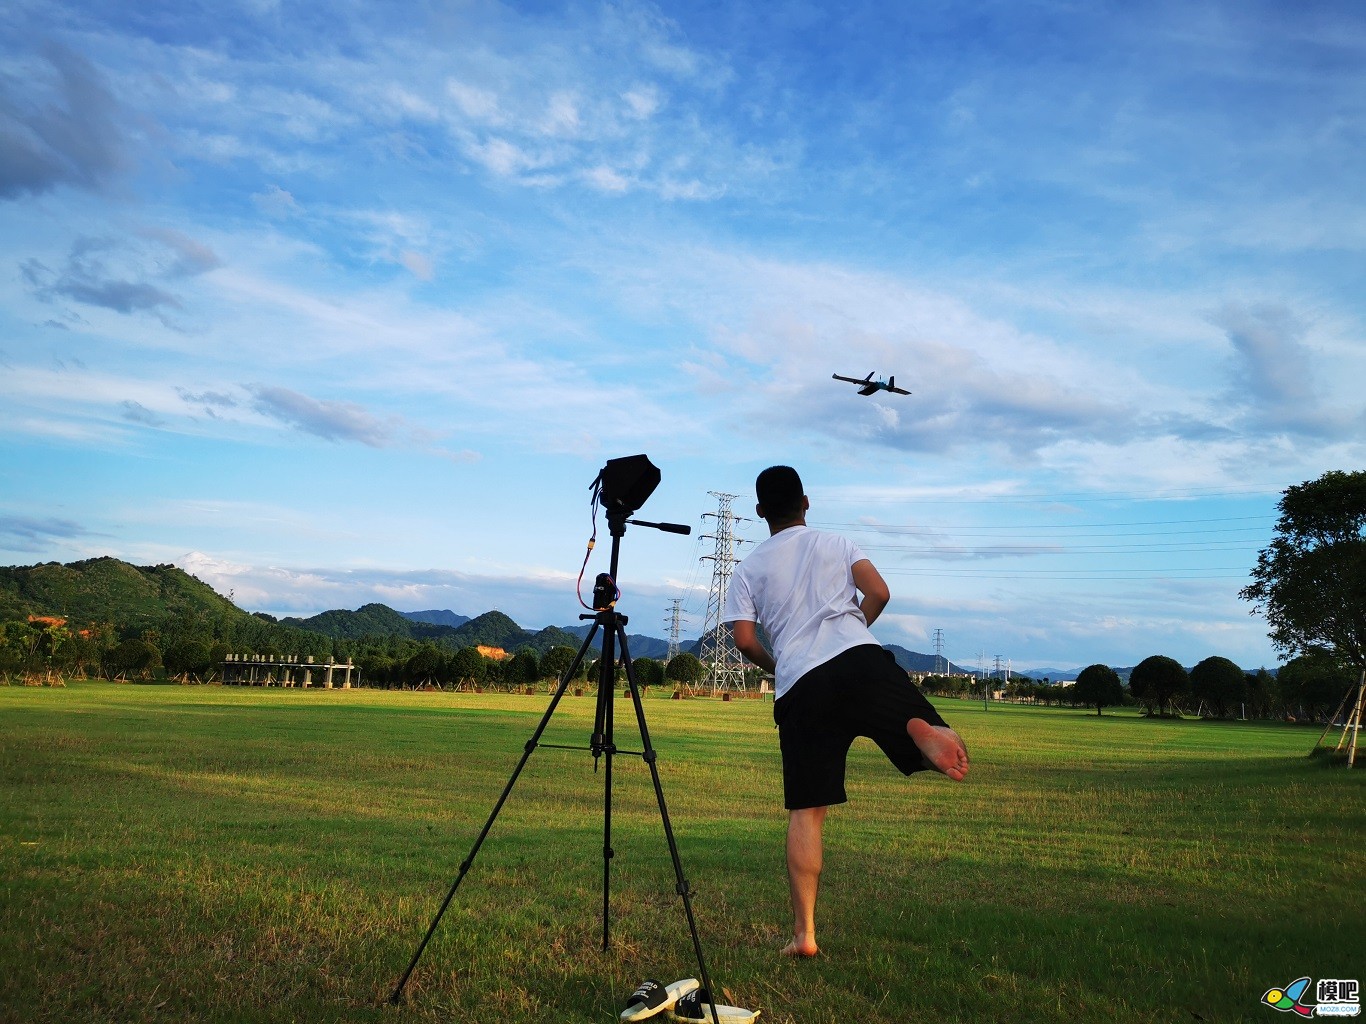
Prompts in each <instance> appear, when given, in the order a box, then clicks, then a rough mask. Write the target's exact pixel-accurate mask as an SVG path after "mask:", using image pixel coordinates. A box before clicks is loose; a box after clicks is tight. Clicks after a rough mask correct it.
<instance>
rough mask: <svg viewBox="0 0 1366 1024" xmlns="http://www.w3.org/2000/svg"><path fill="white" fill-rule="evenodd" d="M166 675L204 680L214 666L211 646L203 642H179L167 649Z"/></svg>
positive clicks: (165, 659)
mask: <svg viewBox="0 0 1366 1024" xmlns="http://www.w3.org/2000/svg"><path fill="white" fill-rule="evenodd" d="M164 661H165V663H166V673H167V675H172V676H181V675H183V676H194V677H195V678H196V679H202V678H203V677H204V674H205V673H206V672H207V671H208V670H209V668H210V667H211V666H212V665H213V658H212V655H211V652H210V650H209V645H208V644H207V643H205V642H204V641H203V640H178V641H176V642H175V643H173V644H171V646H170V647H168V648H167V649H166V656H165V658H164Z"/></svg>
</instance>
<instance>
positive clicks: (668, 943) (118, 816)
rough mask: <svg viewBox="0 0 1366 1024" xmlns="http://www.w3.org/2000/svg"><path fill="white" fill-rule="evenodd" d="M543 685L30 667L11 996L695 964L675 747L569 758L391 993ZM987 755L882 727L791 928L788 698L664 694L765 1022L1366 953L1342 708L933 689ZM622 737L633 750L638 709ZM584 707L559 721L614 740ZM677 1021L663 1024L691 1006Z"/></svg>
mask: <svg viewBox="0 0 1366 1024" xmlns="http://www.w3.org/2000/svg"><path fill="white" fill-rule="evenodd" d="M546 700H547V698H546V696H545V695H544V694H542V695H540V696H507V695H489V694H482V695H475V694H440V693H435V694H432V693H389V692H378V691H368V690H350V691H341V690H332V691H298V690H271V691H262V690H241V689H233V688H222V687H207V686H201V687H179V686H128V685H116V684H106V683H73V684H72V685H70V686H68V687H67V688H65V689H35V688H18V687H14V688H0V963H3V968H4V969H3V971H0V1019H4V1020H73V1021H76V1020H79V1021H85V1020H143V1019H154V1020H167V1021H171V1020H176V1021H179V1020H205V1021H210V1020H211V1021H264V1020H279V1021H315V1020H316V1021H394V1022H400V1021H402V1022H407V1021H415V1022H416V1021H423V1022H425V1021H512V1022H531V1021H544V1022H566V1021H570V1022H577V1021H598V1022H603V1024H607V1022H610V1021H613V1020H615V1019H616V1014H617V1011H618V1010H619V1009H620V1004H621V1001H622V1000H623V999H624V998H625V996H626V995H627V994H628V993H629V992H630V991H631V990H632V989H633V988H634V987H635V986H636V984H637V983H638V982H639V981H641V980H642V979H644V978H646V977H654V978H657V979H659V980H661V981H666V982H667V981H672V980H674V979H676V978H680V977H687V976H691V975H694V974H695V973H696V963H695V960H694V957H693V953H692V946H691V941H690V939H689V937H688V933H687V928H686V921H685V918H684V914H683V909H682V904H681V902H680V900H679V898H678V896H677V895H676V894H675V892H674V880H673V871H672V865H671V863H670V860H669V856H668V850H667V847H666V845H665V843H664V837H663V833H662V829H661V827H660V823H659V815H658V811H657V809H656V805H655V802H654V793H653V789H652V788H651V786H650V784H649V774H648V771H647V769H646V767H645V766H644V764H643V763H642V762H641V760H640V759H639V758H631V757H619V758H618V759H617V762H616V767H617V770H616V780H615V800H614V808H613V825H614V846H615V848H616V858H615V860H614V861H613V870H612V877H613V917H612V933H613V944H612V947H611V949H610V950H609V951H608V952H606V953H603V952H602V951H601V949H600V943H599V939H600V930H601V923H600V910H601V879H602V836H601V823H602V775H601V774H598V775H594V773H593V762H592V759H591V757H590V756H589V755H588V754H587V753H586V752H571V751H562V750H551V749H540V750H537V751H536V753H535V754H534V755H533V756H532V758H531V761H530V763H529V765H528V767H527V770H526V772H525V773H524V774H523V776H522V779H521V780H520V781H519V782H518V784H517V787H516V788H515V790H514V792H513V795H512V798H511V799H510V801H509V803H508V805H507V807H506V808H505V810H504V811H503V813H502V815H501V816H500V817H499V819H498V822H497V824H496V826H495V828H494V831H493V833H492V835H491V836H490V838H489V840H488V842H487V843H486V844H485V846H484V848H483V850H482V851H481V853H480V855H479V858H478V859H477V860H476V862H475V865H474V868H473V870H472V871H471V872H470V874H469V876H468V877H467V878H466V880H465V882H464V884H463V885H462V887H461V889H460V892H459V893H458V894H457V896H456V899H455V902H454V903H453V904H452V907H451V910H450V911H449V912H448V913H447V915H446V918H445V920H444V922H443V924H442V926H441V929H440V930H439V932H438V933H437V936H436V938H435V939H434V940H433V942H432V945H431V946H430V947H429V948H428V950H427V952H426V954H425V956H424V958H423V961H422V963H421V965H420V966H419V968H418V971H417V973H416V974H415V975H414V978H413V981H412V982H411V983H410V986H409V990H408V998H407V1000H406V1002H405V1004H404V1005H403V1006H402V1007H400V1008H393V1007H389V1006H387V1005H385V1004H384V1000H385V999H386V997H387V996H388V993H389V992H390V990H391V989H392V987H393V985H394V983H395V981H396V980H397V978H398V976H399V975H400V974H401V972H402V970H403V968H404V967H405V966H406V965H407V962H408V959H409V957H410V956H411V954H412V951H413V949H414V948H415V946H416V944H417V942H418V941H419V939H420V938H421V936H422V934H423V932H424V931H425V929H426V927H427V924H428V923H429V921H430V920H431V916H432V915H433V914H434V913H435V911H436V909H437V907H438V905H439V903H440V900H441V898H442V897H443V896H444V895H445V892H446V890H447V888H448V887H449V885H450V882H451V881H452V879H453V878H454V877H455V874H456V872H457V870H458V866H459V863H460V861H461V860H463V859H464V857H465V855H466V854H467V853H468V852H469V848H470V846H471V844H472V843H473V841H474V839H475V837H476V836H477V834H478V831H479V828H480V827H481V826H482V825H483V822H484V820H485V818H486V817H487V816H488V813H489V811H490V810H491V808H492V807H493V804H494V801H495V800H496V799H497V796H498V794H499V792H501V790H502V787H503V785H504V784H505V783H506V781H507V779H508V776H509V774H510V773H511V771H512V769H513V767H514V765H515V764H516V761H517V758H518V757H519V756H520V754H521V751H522V746H523V744H524V742H525V741H526V740H527V739H528V738H529V737H530V735H531V732H532V730H533V729H534V727H535V725H536V722H537V721H538V719H539V717H540V715H541V714H542V712H543V711H544V709H545V705H546ZM936 703H937V705H938V706H939V707H940V709H941V711H942V713H943V714H944V715H945V717H946V718H948V719H949V721H950V722H951V723H952V724H953V725H954V726H955V727H956V728H957V729H958V730H959V731H960V732H961V733H962V734H963V736H964V738H965V739H966V740H967V742H968V745H969V748H970V749H971V751H972V755H973V770H972V774H971V776H970V777H969V779H968V781H967V782H965V783H963V784H961V785H955V784H953V783H950V782H948V781H947V780H945V779H943V778H940V777H938V776H930V775H927V774H921V775H918V776H916V777H915V778H913V779H910V780H907V779H903V778H902V777H901V776H900V775H898V774H896V773H895V772H894V771H893V770H892V769H891V767H890V766H889V765H887V764H886V762H885V761H884V760H883V759H882V755H881V754H880V753H879V752H878V751H877V750H876V748H874V747H873V746H872V745H871V744H867V745H865V743H864V741H860V743H859V744H858V745H856V747H855V749H854V751H853V753H852V754H851V758H850V786H849V791H850V803H849V804H848V805H846V806H844V807H841V808H837V809H836V810H835V811H833V812H832V814H831V817H830V820H829V822H828V824H827V828H826V865H825V875H824V879H823V889H822V897H821V918H820V925H821V929H822V933H821V935H820V939H821V945H822V947H823V950H824V952H823V954H822V956H820V957H818V958H816V959H815V960H811V961H803V962H790V961H787V960H785V959H783V958H780V957H779V956H778V955H777V952H776V951H777V950H778V948H779V947H781V946H782V945H783V943H784V942H785V941H786V938H787V935H788V929H789V927H790V922H789V910H788V903H787V887H786V878H785V875H784V870H783V855H782V849H783V832H784V827H785V813H784V812H783V810H782V808H781V785H780V778H779V759H778V751H777V735H776V733H775V732H774V730H773V728H772V722H771V717H770V716H771V705H770V704H768V703H766V702H763V703H761V702H758V701H738V702H731V703H722V702H719V701H712V700H693V701H669V700H663V699H656V698H654V697H653V696H652V697H650V698H648V699H647V701H646V707H647V713H648V715H649V724H650V731H651V737H652V739H653V740H654V743H655V746H656V747H657V749H658V750H659V755H660V761H659V763H660V771H661V775H662V777H663V782H664V789H665V795H666V797H667V799H668V804H669V810H670V814H671V817H672V820H673V824H674V828H675V831H676V833H677V837H678V843H679V849H680V853H681V856H682V859H683V865H684V868H685V871H686V873H687V875H688V878H689V880H690V882H691V883H692V887H693V889H694V897H693V902H694V908H695V910H696V912H697V916H698V921H699V925H700V929H701V935H702V943H703V950H704V953H705V954H706V957H707V962H708V967H709V969H710V972H711V974H712V977H713V980H714V981H715V982H716V984H717V985H718V987H721V986H724V989H725V990H726V995H727V996H728V998H727V999H726V1000H725V1001H728V1002H732V1003H737V1004H740V1005H743V1006H748V1007H751V1008H758V1009H761V1010H762V1011H763V1017H761V1018H760V1020H761V1021H764V1020H767V1021H772V1022H774V1024H783V1022H796V1024H817V1022H834V1021H841V1022H846V1021H869V1022H888V1024H891V1022H898V1024H900V1022H905V1021H918V1020H924V1021H935V1022H957V1021H964V1022H966V1021H973V1022H980V1021H1001V1022H1013V1024H1014V1022H1020V1024H1028V1022H1043V1021H1056V1020H1060V1019H1069V1020H1078V1021H1106V1022H1113V1024H1124V1022H1136V1021H1145V1022H1146V1021H1152V1022H1159V1021H1160V1022H1169V1021H1274V1020H1277V1019H1280V1018H1279V1015H1278V1014H1277V1012H1276V1011H1274V1010H1272V1009H1270V1008H1269V1007H1266V1006H1262V1005H1260V1004H1259V998H1260V996H1261V994H1262V993H1263V992H1264V991H1265V990H1266V989H1268V988H1271V987H1273V986H1281V985H1285V984H1287V983H1288V982H1290V981H1292V980H1294V979H1295V978H1298V977H1301V976H1303V975H1310V976H1312V977H1313V978H1315V979H1317V978H1320V977H1330V978H1333V977H1335V978H1358V979H1362V980H1366V978H1363V975H1366V957H1364V956H1363V955H1362V953H1363V950H1366V943H1364V942H1363V940H1362V929H1363V910H1366V900H1363V898H1362V895H1361V894H1362V884H1363V879H1366V857H1364V856H1363V852H1362V847H1363V836H1366V812H1364V811H1363V796H1364V795H1366V789H1363V787H1366V766H1363V767H1362V768H1358V769H1354V770H1352V771H1348V770H1346V769H1345V768H1342V767H1332V766H1329V765H1328V764H1327V763H1326V762H1325V761H1323V760H1320V759H1309V758H1307V757H1306V756H1305V755H1306V753H1307V751H1308V749H1309V747H1310V746H1312V744H1313V742H1314V739H1315V737H1316V736H1317V734H1318V731H1317V730H1311V729H1307V728H1304V727H1293V726H1283V725H1267V724H1254V723H1202V722H1194V721H1188V722H1170V721H1168V722H1159V721H1145V720H1142V719H1139V718H1137V717H1135V716H1132V715H1126V714H1115V715H1108V714H1107V715H1106V716H1105V717H1103V718H1097V717H1096V716H1095V715H1094V713H1092V714H1090V715H1088V714H1086V713H1084V712H1079V711H1070V710H1067V711H1064V710H1051V709H1041V708H1023V707H993V708H991V709H990V710H989V711H984V710H983V709H982V706H981V704H980V703H974V702H957V701H939V702H936ZM616 708H617V722H618V724H617V739H618V743H619V745H620V746H622V747H623V748H625V749H632V750H638V749H639V743H638V738H637V733H636V731H635V723H634V717H633V715H632V714H631V712H630V704H629V702H627V701H621V700H619V701H618V702H617V705H616ZM592 714H593V702H592V700H591V698H573V697H569V698H566V699H565V701H564V703H563V704H562V705H561V708H560V709H559V710H558V711H557V713H556V715H555V717H554V719H553V721H552V724H551V728H550V731H549V733H548V734H547V736H546V742H558V743H578V744H584V743H586V742H587V739H588V734H589V733H590V731H591V726H592ZM660 1019H664V1018H660Z"/></svg>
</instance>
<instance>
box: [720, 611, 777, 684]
mask: <svg viewBox="0 0 1366 1024" xmlns="http://www.w3.org/2000/svg"><path fill="white" fill-rule="evenodd" d="M730 632H731V636H733V637H734V638H735V647H736V650H738V651H739V652H740V653H741V654H743V655H744V656H745V657H746V658H747V659H748V660H750V661H751V662H753V663H754V664H756V665H758V666H759V667H760V668H761V669H763V670H764V671H765V672H776V671H777V670H778V666H777V665H776V664H775V663H774V661H773V655H771V654H769V653H768V651H767V650H765V649H764V645H763V644H761V643H760V642H759V630H758V628H757V626H756V624H755V623H753V622H749V621H746V620H745V619H740V620H738V621H736V622H732V623H731V624H730Z"/></svg>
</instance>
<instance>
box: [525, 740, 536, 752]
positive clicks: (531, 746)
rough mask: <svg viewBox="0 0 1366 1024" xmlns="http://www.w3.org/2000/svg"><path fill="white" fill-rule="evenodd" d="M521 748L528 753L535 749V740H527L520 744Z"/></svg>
mask: <svg viewBox="0 0 1366 1024" xmlns="http://www.w3.org/2000/svg"><path fill="white" fill-rule="evenodd" d="M522 749H523V750H525V751H526V752H527V753H528V754H529V753H531V752H532V751H533V750H535V749H536V741H535V740H527V741H526V743H525V744H524V745H523V746H522Z"/></svg>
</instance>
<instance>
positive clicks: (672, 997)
mask: <svg viewBox="0 0 1366 1024" xmlns="http://www.w3.org/2000/svg"><path fill="white" fill-rule="evenodd" d="M697 987H698V981H697V979H696V978H684V979H683V980H682V981H675V982H674V983H673V984H672V985H661V984H660V983H659V982H657V981H655V980H654V979H653V978H652V979H650V980H649V981H642V982H641V983H640V987H639V988H638V989H636V990H635V991H634V992H632V993H631V995H630V998H628V999H627V1000H626V1009H624V1010H622V1011H621V1019H622V1020H624V1021H636V1020H645V1019H646V1018H647V1017H653V1016H654V1015H655V1014H657V1013H660V1012H662V1011H664V1010H671V1009H673V1007H674V1004H675V1003H677V1002H678V1000H679V999H680V998H682V997H683V996H686V995H687V994H688V993H689V992H692V991H695V990H696V989H697Z"/></svg>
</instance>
